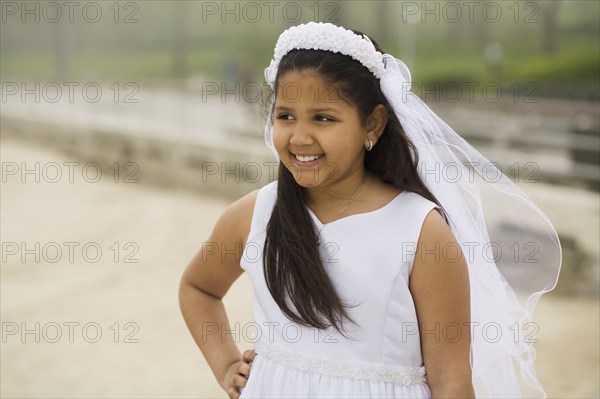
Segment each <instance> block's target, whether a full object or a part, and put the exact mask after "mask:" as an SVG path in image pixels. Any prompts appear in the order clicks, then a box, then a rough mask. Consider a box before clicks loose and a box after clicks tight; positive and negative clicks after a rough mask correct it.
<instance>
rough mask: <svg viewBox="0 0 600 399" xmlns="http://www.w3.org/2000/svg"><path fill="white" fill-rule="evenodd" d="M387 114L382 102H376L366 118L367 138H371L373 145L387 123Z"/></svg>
mask: <svg viewBox="0 0 600 399" xmlns="http://www.w3.org/2000/svg"><path fill="white" fill-rule="evenodd" d="M387 121H388V114H387V110H386V109H385V106H384V105H383V104H378V105H377V106H376V107H375V108H374V109H373V112H372V113H371V115H370V116H369V118H368V119H367V131H366V133H367V138H369V139H371V140H373V145H375V143H376V142H377V140H379V136H381V134H382V133H383V130H384V129H385V126H386V125H387Z"/></svg>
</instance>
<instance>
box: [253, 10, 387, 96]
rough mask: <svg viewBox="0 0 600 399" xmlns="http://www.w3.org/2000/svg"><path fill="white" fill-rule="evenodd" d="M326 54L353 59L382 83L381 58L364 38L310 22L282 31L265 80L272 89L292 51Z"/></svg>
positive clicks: (342, 29) (329, 25) (344, 29)
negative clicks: (317, 51)
mask: <svg viewBox="0 0 600 399" xmlns="http://www.w3.org/2000/svg"><path fill="white" fill-rule="evenodd" d="M300 49H304V50H326V51H331V52H333V53H340V54H344V55H347V56H349V57H352V58H353V59H355V60H356V61H358V62H360V63H361V64H362V65H364V66H365V68H368V69H369V71H371V72H372V73H373V75H375V77H376V78H377V79H381V78H382V77H383V75H384V74H385V63H384V56H383V54H381V53H380V52H379V51H377V50H376V49H375V46H374V45H373V43H372V42H371V40H370V39H369V38H367V37H366V36H364V37H363V36H360V35H357V34H356V33H354V32H352V31H351V30H348V29H346V28H343V27H341V26H336V25H333V24H330V23H323V22H319V23H317V22H309V23H306V24H302V25H298V26H292V27H291V28H289V29H287V30H286V31H284V32H283V33H282V34H281V35H280V36H279V40H277V44H276V45H275V54H274V56H273V60H272V61H271V65H269V67H268V68H267V69H266V70H265V79H266V81H267V82H268V83H269V85H271V87H273V85H274V83H275V77H276V76H277V69H278V68H279V62H281V59H282V58H283V57H284V56H285V55H286V54H287V53H288V52H290V51H291V50H300Z"/></svg>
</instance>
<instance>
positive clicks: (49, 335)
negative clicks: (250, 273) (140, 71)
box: [0, 140, 600, 398]
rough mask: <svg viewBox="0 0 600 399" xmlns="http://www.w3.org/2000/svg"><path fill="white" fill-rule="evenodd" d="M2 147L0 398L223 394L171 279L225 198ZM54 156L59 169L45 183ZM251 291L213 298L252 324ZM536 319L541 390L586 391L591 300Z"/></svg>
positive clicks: (242, 283) (590, 382) (244, 288)
mask: <svg viewBox="0 0 600 399" xmlns="http://www.w3.org/2000/svg"><path fill="white" fill-rule="evenodd" d="M1 155H2V166H3V176H2V177H3V181H2V190H1V215H0V216H1V218H2V225H1V234H2V237H1V241H2V246H3V247H2V267H1V269H0V272H1V283H0V284H1V286H0V287H1V297H0V298H1V306H0V313H1V314H0V315H1V319H2V342H1V345H2V348H1V349H2V350H1V356H0V361H1V372H0V381H1V382H0V384H1V389H0V396H2V397H3V398H4V397H7V398H8V397H18V398H24V397H28V398H49V397H61V398H92V397H94V398H97V397H120V398H125V397H137V398H142V397H170V398H173V397H202V398H226V395H225V393H224V392H222V391H221V389H220V387H219V386H218V384H217V383H216V381H214V378H213V376H212V374H211V372H210V370H209V368H208V365H207V364H206V362H205V361H204V359H203V358H202V356H201V354H200V351H199V350H198V349H197V348H196V347H195V344H194V343H193V341H192V339H191V336H190V335H189V333H188V331H187V329H186V327H185V325H184V322H183V319H182V317H181V315H180V313H179V307H178V303H177V287H178V282H179V278H180V275H181V273H182V271H183V269H184V267H185V266H186V265H187V263H188V262H189V260H190V259H191V258H192V256H193V255H194V254H195V252H196V251H198V249H199V248H200V247H201V245H202V242H203V241H204V240H206V239H207V237H208V235H209V233H210V230H211V228H212V226H213V225H214V222H215V221H216V219H217V217H218V216H219V214H220V213H221V212H222V211H223V210H224V209H225V207H226V206H227V203H226V202H224V201H223V200H219V199H214V198H211V197H208V196H206V197H204V196H198V195H192V194H189V193H187V192H177V191H172V190H171V191H169V190H164V189H163V190H161V189H158V188H152V187H148V186H145V185H143V184H136V183H124V182H123V175H122V174H121V175H119V177H118V178H117V181H118V182H115V180H114V175H108V174H106V173H105V174H104V175H103V176H102V177H101V178H100V179H99V181H98V182H96V183H92V182H88V181H86V180H85V179H84V178H83V177H82V169H83V168H82V165H83V163H80V164H79V165H78V166H74V174H73V179H72V180H73V181H72V182H70V181H69V176H68V172H69V170H68V167H67V166H65V165H64V164H63V162H70V161H71V162H77V160H73V159H68V158H67V157H65V156H64V155H61V154H57V153H54V152H52V151H49V150H45V149H40V148H36V147H30V146H27V145H24V144H22V143H19V142H16V141H7V140H3V142H2V148H1ZM12 162H14V163H16V164H12ZM21 162H24V163H25V165H24V166H26V167H27V168H29V169H32V168H33V167H34V166H35V163H36V162H39V165H40V175H41V176H40V181H39V182H36V181H35V173H32V174H28V175H25V176H22V175H21V173H18V174H17V175H7V174H6V173H5V172H6V171H7V169H6V168H10V167H13V166H15V165H17V166H18V167H21V166H23V165H21ZM52 162H56V163H57V164H58V165H62V167H61V169H62V178H61V179H59V181H57V182H55V183H52V182H50V180H52V179H53V178H54V176H55V175H56V173H55V172H53V171H52V168H53V167H55V165H54V164H51V163H52ZM44 168H46V169H45V172H43V170H44ZM122 172H123V171H122ZM44 173H45V175H44ZM86 176H87V177H88V180H89V176H93V173H92V170H91V169H90V170H88V174H87V175H86ZM38 243H39V244H38ZM36 245H39V250H37V249H36ZM69 248H73V252H72V254H70V253H69ZM84 248H85V250H84ZM57 249H60V251H61V253H59V252H58V251H57ZM98 249H100V250H101V254H99V255H97V252H96V251H97V250H98ZM36 256H39V259H36ZM23 257H24V259H22V258H23ZM135 261H137V263H136V262H135ZM250 298H251V287H250V283H249V280H248V279H247V277H246V276H242V277H241V278H240V279H239V280H238V281H237V282H236V283H235V284H234V286H233V287H232V288H231V290H230V291H229V293H228V295H227V296H226V297H225V304H226V307H227V309H228V313H229V318H230V320H231V322H232V323H234V325H235V323H236V322H238V323H239V324H238V326H240V327H241V326H243V324H244V323H247V322H250V321H251V320H252V315H251V301H250ZM536 321H537V322H538V324H539V326H540V328H539V334H538V337H539V341H540V342H539V344H537V349H538V362H537V365H538V373H539V376H540V379H541V380H542V383H543V384H544V386H545V388H546V390H547V392H548V394H549V397H578V398H581V397H590V398H591V397H598V396H599V395H600V387H599V379H600V376H599V370H600V368H599V347H598V345H599V338H600V337H599V307H598V302H597V301H594V300H585V299H573V298H565V297H560V296H556V295H552V294H550V295H547V296H545V297H544V298H543V299H542V300H541V302H540V305H539V307H538V313H537V318H536ZM36 323H38V324H36ZM239 337H240V339H239V342H240V343H239V346H240V350H242V351H243V350H244V349H247V348H249V347H250V345H249V344H248V343H246V342H244V341H243V339H242V337H241V334H240V335H239Z"/></svg>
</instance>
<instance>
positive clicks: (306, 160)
mask: <svg viewBox="0 0 600 399" xmlns="http://www.w3.org/2000/svg"><path fill="white" fill-rule="evenodd" d="M322 156H323V154H321V155H309V156H306V157H303V156H301V155H296V159H297V160H298V161H301V162H310V161H314V160H315V159H318V158H321V157H322Z"/></svg>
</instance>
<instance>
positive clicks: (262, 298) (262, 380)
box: [241, 181, 437, 398]
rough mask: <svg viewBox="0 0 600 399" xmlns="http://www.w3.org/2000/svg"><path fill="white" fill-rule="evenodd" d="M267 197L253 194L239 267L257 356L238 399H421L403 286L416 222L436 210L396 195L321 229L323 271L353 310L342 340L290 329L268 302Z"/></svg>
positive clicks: (415, 331) (421, 373)
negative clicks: (249, 296) (248, 285)
mask: <svg viewBox="0 0 600 399" xmlns="http://www.w3.org/2000/svg"><path fill="white" fill-rule="evenodd" d="M276 196H277V182H276V181H275V182H272V183H270V184H267V185H266V186H264V187H263V188H261V189H260V191H259V193H258V197H257V199H256V205H255V208H254V213H253V217H252V225H251V229H250V234H249V236H248V240H247V244H246V246H245V247H244V251H243V256H242V260H241V267H242V268H243V269H244V270H245V271H246V272H247V273H248V276H249V277H250V280H251V282H252V285H253V311H254V318H255V323H254V324H253V325H249V326H245V327H244V329H243V330H244V331H242V333H243V335H244V338H245V340H246V341H248V342H252V346H253V349H254V350H255V351H256V353H257V356H256V357H255V359H254V361H253V362H252V367H251V371H250V376H249V377H248V381H247V384H246V387H244V388H243V389H242V391H241V398H430V397H431V393H430V390H429V386H428V385H427V381H426V373H425V367H424V365H423V359H422V356H421V345H420V339H419V327H418V323H417V316H416V312H415V306H414V303H413V299H412V296H411V294H410V291H409V289H408V281H409V277H410V273H411V268H412V264H413V259H414V254H415V250H416V243H417V241H418V238H419V234H420V231H421V227H422V225H423V221H424V220H425V217H426V216H427V214H428V213H429V212H430V211H431V210H432V209H434V208H436V207H437V205H436V204H435V203H434V202H431V201H429V200H427V199H425V198H423V197H422V196H420V195H418V194H416V193H413V192H410V191H403V192H401V193H400V194H399V195H398V196H397V197H395V198H394V199H393V200H392V201H390V202H389V203H388V204H386V205H385V206H384V207H382V208H380V209H377V210H374V211H371V212H367V213H362V214H356V215H350V216H346V217H343V218H342V219H338V220H336V221H334V222H331V223H329V224H327V225H326V226H325V227H324V228H323V230H322V231H321V236H320V241H321V244H320V246H319V250H320V252H321V257H322V259H323V262H324V266H325V268H326V270H327V273H328V274H329V276H330V278H331V280H332V282H333V284H334V286H335V289H336V290H337V293H338V295H339V296H340V297H341V299H342V300H343V301H345V303H346V304H351V305H354V307H351V308H349V309H348V312H349V315H350V317H351V318H352V319H353V320H354V321H355V322H356V323H357V324H356V325H355V324H352V323H349V322H347V321H345V322H344V332H345V335H346V336H347V337H348V338H346V337H344V336H343V335H341V334H339V333H338V332H337V331H335V330H334V329H333V328H329V329H327V330H318V329H316V328H309V327H305V326H302V325H300V324H298V323H295V322H292V321H290V320H289V319H288V318H287V317H286V316H285V315H284V314H283V313H282V312H281V310H280V309H279V307H278V306H277V304H276V303H275V301H274V300H273V298H272V297H271V294H270V292H269V290H268V288H267V285H266V282H265V279H264V275H263V262H262V249H263V247H264V242H265V236H266V227H267V223H268V221H269V218H270V216H271V212H272V209H273V206H274V203H275V199H276ZM307 209H308V208H307ZM308 211H309V214H310V215H311V217H312V218H313V220H314V222H315V225H316V226H317V229H321V227H323V224H322V223H321V222H320V221H319V220H318V219H317V217H316V216H315V215H314V213H312V211H310V209H308ZM290 306H291V309H293V310H295V308H294V306H293V305H291V303H290Z"/></svg>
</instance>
